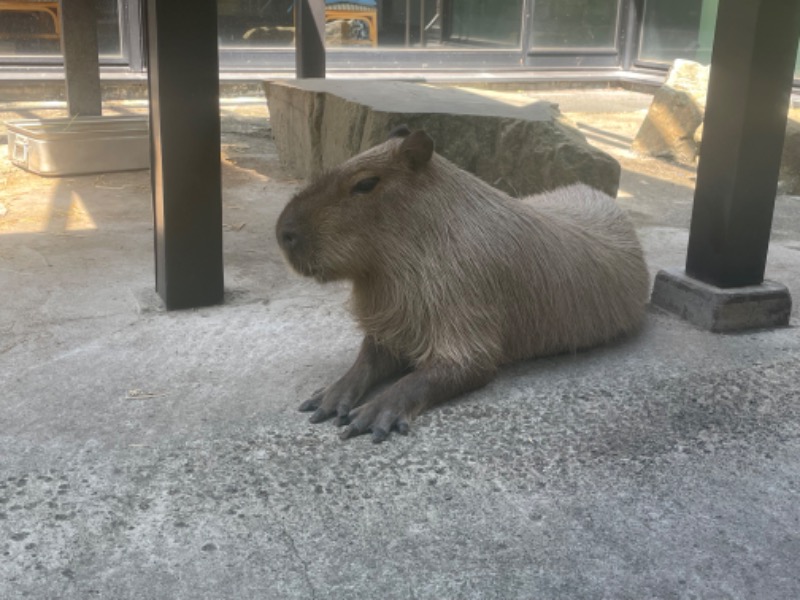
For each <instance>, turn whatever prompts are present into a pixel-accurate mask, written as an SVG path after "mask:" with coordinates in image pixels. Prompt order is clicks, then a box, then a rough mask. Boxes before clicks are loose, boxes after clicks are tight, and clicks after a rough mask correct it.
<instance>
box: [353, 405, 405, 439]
mask: <svg viewBox="0 0 800 600" xmlns="http://www.w3.org/2000/svg"><path fill="white" fill-rule="evenodd" d="M405 404H406V403H405V402H403V401H402V399H399V398H392V397H390V396H389V397H387V396H380V397H378V398H376V399H375V400H372V401H371V402H367V403H366V404H363V405H361V406H359V407H358V408H355V409H353V410H351V411H350V414H349V415H348V416H347V418H348V419H349V421H350V424H349V425H348V426H347V427H345V428H344V429H343V430H342V433H341V434H340V437H341V438H342V439H343V440H346V439H348V438H351V437H355V436H357V435H362V434H364V433H372V441H373V442H375V443H376V444H380V443H381V442H382V441H384V440H385V439H386V438H388V437H389V433H391V432H392V431H393V430H394V431H397V432H398V433H400V434H402V435H406V434H407V433H408V430H409V427H410V423H411V418H412V415H411V414H410V412H409V410H408V409H407V407H406V406H405Z"/></svg>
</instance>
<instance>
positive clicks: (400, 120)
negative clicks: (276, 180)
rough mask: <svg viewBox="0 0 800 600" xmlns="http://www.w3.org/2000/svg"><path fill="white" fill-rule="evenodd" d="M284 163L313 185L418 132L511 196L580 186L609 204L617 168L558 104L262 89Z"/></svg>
mask: <svg viewBox="0 0 800 600" xmlns="http://www.w3.org/2000/svg"><path fill="white" fill-rule="evenodd" d="M265 91H266V95H267V102H268V104H269V109H270V118H271V119H272V130H273V135H274V137H275V144H276V146H277V148H278V153H279V156H280V159H281V162H282V163H283V164H284V166H285V167H286V168H287V169H288V170H289V171H290V172H292V173H293V174H294V175H295V176H297V177H304V178H308V177H313V176H314V175H315V174H317V173H319V172H320V171H321V170H323V169H327V168H331V167H333V166H335V165H338V164H339V163H341V162H343V161H344V160H347V159H348V158H350V157H351V156H354V155H355V154H358V153H359V152H361V151H363V150H366V149H368V148H371V147H372V146H375V145H376V144H379V143H381V142H383V141H384V140H385V139H386V136H387V133H388V132H389V131H390V130H391V129H392V128H394V127H396V126H397V125H400V124H406V125H408V126H409V127H410V128H412V129H417V128H419V129H425V130H426V131H427V132H428V133H429V134H430V135H431V137H433V139H434V140H435V141H436V150H437V152H439V153H440V154H441V155H442V156H444V157H445V158H447V159H449V160H451V161H452V162H454V163H455V164H457V165H458V166H460V167H461V168H463V169H465V170H467V171H470V172H472V173H474V174H475V175H477V176H478V177H480V178H481V179H483V180H484V181H486V182H487V183H490V184H491V185H494V186H496V187H498V188H500V189H502V190H504V191H506V192H508V193H509V194H512V195H515V196H525V195H529V194H533V193H537V192H541V191H545V190H549V189H554V188H557V187H561V186H564V185H568V184H571V183H576V182H583V183H586V184H588V185H590V186H592V187H595V188H597V189H600V190H602V191H604V192H606V193H607V194H610V195H611V196H615V195H616V193H617V189H618V187H619V177H620V166H619V163H617V161H616V160H614V159H613V158H612V157H611V156H609V155H608V154H606V153H605V152H602V151H601V150H598V149H597V148H595V147H593V146H591V145H590V144H589V143H588V142H587V141H586V139H585V138H584V136H583V134H581V133H580V131H578V129H577V128H576V127H575V126H573V125H572V124H571V123H570V122H569V121H568V120H567V119H566V118H564V116H563V115H562V114H561V113H560V111H559V110H558V107H557V106H556V105H555V104H552V103H550V102H545V101H532V102H531V103H529V104H527V105H524V106H518V105H512V104H508V103H506V102H503V101H501V100H500V99H498V98H494V97H491V96H490V95H487V94H486V93H478V92H476V91H470V90H466V89H458V88H443V87H436V86H431V85H425V84H418V83H410V82H398V81H346V80H314V79H307V80H300V81H291V82H266V84H265Z"/></svg>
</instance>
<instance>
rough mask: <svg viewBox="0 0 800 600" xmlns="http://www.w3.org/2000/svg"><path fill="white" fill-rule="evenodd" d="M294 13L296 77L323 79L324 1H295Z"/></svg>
mask: <svg viewBox="0 0 800 600" xmlns="http://www.w3.org/2000/svg"><path fill="white" fill-rule="evenodd" d="M295 11H296V12H295V31H296V33H295V65H296V69H297V77H298V79H306V78H311V77H325V1H324V0H296V2H295Z"/></svg>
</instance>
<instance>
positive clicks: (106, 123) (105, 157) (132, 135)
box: [6, 116, 150, 176]
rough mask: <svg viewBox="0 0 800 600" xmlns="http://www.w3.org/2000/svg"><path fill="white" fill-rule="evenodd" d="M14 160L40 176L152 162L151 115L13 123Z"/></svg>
mask: <svg viewBox="0 0 800 600" xmlns="http://www.w3.org/2000/svg"><path fill="white" fill-rule="evenodd" d="M6 127H7V129H8V155H9V158H10V159H11V162H12V163H14V164H15V165H17V166H19V167H22V168H23V169H25V170H27V171H30V172H32V173H37V174H38V175H55V176H57V175H82V174H86V173H106V172H109V171H131V170H136V169H147V168H148V167H149V166H150V136H149V135H148V119H147V117H139V116H135V117H74V118H71V119H30V120H25V121H9V122H7V123H6Z"/></svg>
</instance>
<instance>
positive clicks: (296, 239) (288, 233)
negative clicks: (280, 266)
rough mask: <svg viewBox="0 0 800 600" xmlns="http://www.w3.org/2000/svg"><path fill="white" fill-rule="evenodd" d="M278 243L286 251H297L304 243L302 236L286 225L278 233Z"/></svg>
mask: <svg viewBox="0 0 800 600" xmlns="http://www.w3.org/2000/svg"><path fill="white" fill-rule="evenodd" d="M278 241H279V243H280V245H281V246H283V249H284V250H286V251H292V250H297V249H298V248H299V247H300V245H301V243H302V236H301V235H300V234H299V233H298V232H297V231H296V230H295V229H294V228H293V227H290V226H286V225H284V226H283V227H281V229H280V231H279V232H278Z"/></svg>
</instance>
